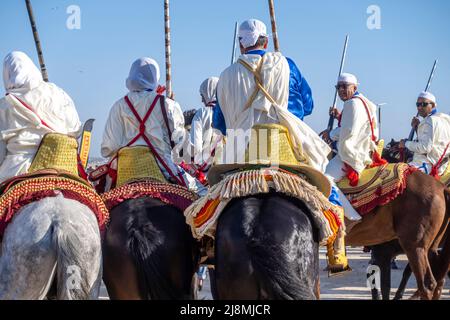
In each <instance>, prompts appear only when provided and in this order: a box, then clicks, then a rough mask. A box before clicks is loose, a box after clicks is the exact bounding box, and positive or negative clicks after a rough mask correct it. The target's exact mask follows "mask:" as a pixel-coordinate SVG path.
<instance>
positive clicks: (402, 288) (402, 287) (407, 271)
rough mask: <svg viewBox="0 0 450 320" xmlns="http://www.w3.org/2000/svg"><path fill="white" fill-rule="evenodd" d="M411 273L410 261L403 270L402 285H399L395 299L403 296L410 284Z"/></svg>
mask: <svg viewBox="0 0 450 320" xmlns="http://www.w3.org/2000/svg"><path fill="white" fill-rule="evenodd" d="M411 273H412V270H411V266H410V265H409V263H408V264H407V265H406V267H405V270H403V274H402V280H401V281H400V285H399V286H398V289H397V292H396V293H395V296H394V300H401V299H402V298H403V295H404V294H405V289H406V285H407V284H408V280H409V278H410V277H411Z"/></svg>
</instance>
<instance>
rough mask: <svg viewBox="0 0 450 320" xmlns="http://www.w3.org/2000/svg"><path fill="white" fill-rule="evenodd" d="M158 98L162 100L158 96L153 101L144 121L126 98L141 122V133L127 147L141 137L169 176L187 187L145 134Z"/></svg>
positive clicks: (127, 99) (180, 176)
mask: <svg viewBox="0 0 450 320" xmlns="http://www.w3.org/2000/svg"><path fill="white" fill-rule="evenodd" d="M158 98H160V96H156V97H155V99H154V100H153V102H152V104H151V106H150V108H149V109H148V111H147V113H146V114H145V116H144V119H141V117H140V116H139V114H138V113H137V111H136V108H135V107H134V106H133V104H132V103H131V101H130V99H129V98H128V96H125V98H124V99H125V102H126V103H127V105H128V107H129V108H130V110H131V112H133V114H134V116H135V117H136V119H137V120H138V121H139V133H138V134H137V136H136V137H134V138H133V139H132V140H131V141H130V142H129V143H128V144H127V147H129V146H130V145H132V144H133V143H135V142H136V141H137V140H138V139H139V138H140V137H142V139H144V141H145V143H146V144H147V146H148V147H149V148H150V150H151V152H152V153H153V155H154V156H155V157H156V159H158V161H159V163H161V165H162V166H163V167H164V169H166V171H167V172H168V173H169V175H170V176H171V177H172V178H174V179H175V181H177V183H178V184H179V185H182V186H186V185H185V183H184V180H183V178H182V175H181V172H179V173H178V176H176V175H175V174H174V173H173V172H172V170H170V168H169V166H168V165H167V164H166V162H165V161H164V160H163V159H162V157H161V156H160V155H159V154H158V152H156V149H155V148H154V147H153V144H152V143H151V141H150V139H149V138H148V137H147V135H146V134H145V129H146V128H145V122H146V121H147V120H148V118H149V117H150V114H151V113H152V112H153V109H154V108H155V105H156V102H157V101H158Z"/></svg>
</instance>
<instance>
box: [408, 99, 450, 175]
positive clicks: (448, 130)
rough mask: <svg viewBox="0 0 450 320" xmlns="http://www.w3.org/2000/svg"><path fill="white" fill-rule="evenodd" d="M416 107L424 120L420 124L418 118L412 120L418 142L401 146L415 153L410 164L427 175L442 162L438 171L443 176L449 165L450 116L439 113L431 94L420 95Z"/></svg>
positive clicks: (410, 142)
mask: <svg viewBox="0 0 450 320" xmlns="http://www.w3.org/2000/svg"><path fill="white" fill-rule="evenodd" d="M416 105H417V108H418V111H419V115H420V116H421V117H422V118H423V120H422V121H420V122H419V119H418V118H416V117H414V118H413V120H412V125H413V127H415V128H417V141H401V142H400V146H401V147H406V148H408V149H409V150H410V151H412V152H413V153H414V157H413V160H412V162H411V163H410V164H411V165H413V166H415V167H417V168H419V169H420V170H422V171H423V172H425V173H426V174H431V173H432V172H431V171H432V169H433V166H436V165H437V164H438V163H439V160H441V162H440V163H439V166H438V167H436V170H437V174H439V175H442V174H443V173H444V172H445V170H446V169H447V166H448V163H449V161H448V157H449V155H450V147H449V143H450V116H449V115H447V114H444V113H440V112H438V111H437V109H436V98H435V97H434V95H433V94H431V93H429V92H422V93H420V95H419V97H418V98H417V103H416Z"/></svg>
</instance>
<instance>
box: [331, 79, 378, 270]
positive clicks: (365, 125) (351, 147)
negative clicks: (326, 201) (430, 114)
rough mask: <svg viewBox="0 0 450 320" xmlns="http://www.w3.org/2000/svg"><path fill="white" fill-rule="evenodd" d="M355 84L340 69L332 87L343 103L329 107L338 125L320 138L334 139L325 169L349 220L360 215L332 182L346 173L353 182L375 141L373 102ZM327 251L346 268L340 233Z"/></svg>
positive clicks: (359, 218) (354, 81)
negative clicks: (333, 150)
mask: <svg viewBox="0 0 450 320" xmlns="http://www.w3.org/2000/svg"><path fill="white" fill-rule="evenodd" d="M357 84H358V82H357V79H356V77H355V76H354V75H352V74H349V73H343V74H341V75H340V76H339V79H338V83H337V86H336V88H337V89H338V93H339V97H340V98H341V100H343V101H344V107H343V109H342V113H339V111H338V110H337V109H335V108H332V109H331V110H330V112H331V114H332V115H333V116H335V117H336V118H338V120H339V125H338V127H337V128H335V129H333V130H331V131H330V132H328V131H325V132H324V139H325V140H331V141H334V142H336V143H337V150H338V153H337V155H336V156H335V157H334V158H333V159H331V160H330V162H329V164H328V167H327V170H326V172H325V173H326V175H327V177H328V178H329V179H330V180H331V181H332V184H333V190H334V191H336V192H337V194H338V195H339V202H340V203H341V204H342V207H343V209H344V214H345V217H347V218H348V219H349V220H351V221H359V220H361V216H360V215H359V214H358V213H357V212H356V210H355V209H354V208H353V207H352V205H351V204H350V202H349V201H348V199H347V198H346V197H345V195H344V194H343V193H342V192H341V191H340V190H339V188H338V187H337V185H336V183H337V182H338V181H339V180H341V179H342V178H344V177H345V176H347V177H349V178H350V177H352V179H351V182H350V183H351V184H356V183H357V180H358V178H359V174H360V173H361V172H362V171H363V170H364V169H365V168H366V167H367V166H368V165H370V164H372V162H373V161H372V152H373V151H375V150H376V149H377V145H376V143H375V141H378V121H377V118H376V106H375V104H373V103H372V102H371V101H370V100H369V99H367V98H366V97H365V96H363V95H362V94H361V93H359V92H358V91H357ZM327 255H328V259H329V260H331V261H333V263H334V264H335V265H342V266H343V267H344V269H346V268H347V266H348V260H347V258H346V257H345V241H344V237H343V235H340V236H339V237H338V238H337V239H336V241H335V243H334V246H333V247H331V246H328V253H327Z"/></svg>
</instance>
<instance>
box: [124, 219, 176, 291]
mask: <svg viewBox="0 0 450 320" xmlns="http://www.w3.org/2000/svg"><path fill="white" fill-rule="evenodd" d="M126 228H127V234H128V235H127V237H128V239H127V247H128V251H129V252H130V254H131V257H132V258H133V260H134V263H135V266H136V271H137V276H138V283H139V286H140V290H141V292H143V293H145V294H148V298H149V299H174V298H175V297H176V291H175V289H174V288H173V286H172V285H171V283H170V280H169V279H168V275H167V274H165V273H164V274H163V271H167V270H165V269H167V266H166V265H165V264H164V262H163V257H162V256H161V255H160V254H159V252H158V251H159V250H158V248H159V247H161V246H162V245H163V241H164V237H163V235H162V234H161V231H159V230H158V229H157V228H156V227H155V226H154V225H153V224H152V223H151V221H149V219H148V217H147V212H145V211H144V212H142V211H136V212H134V214H133V215H130V217H129V220H128V221H127V226H126Z"/></svg>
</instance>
